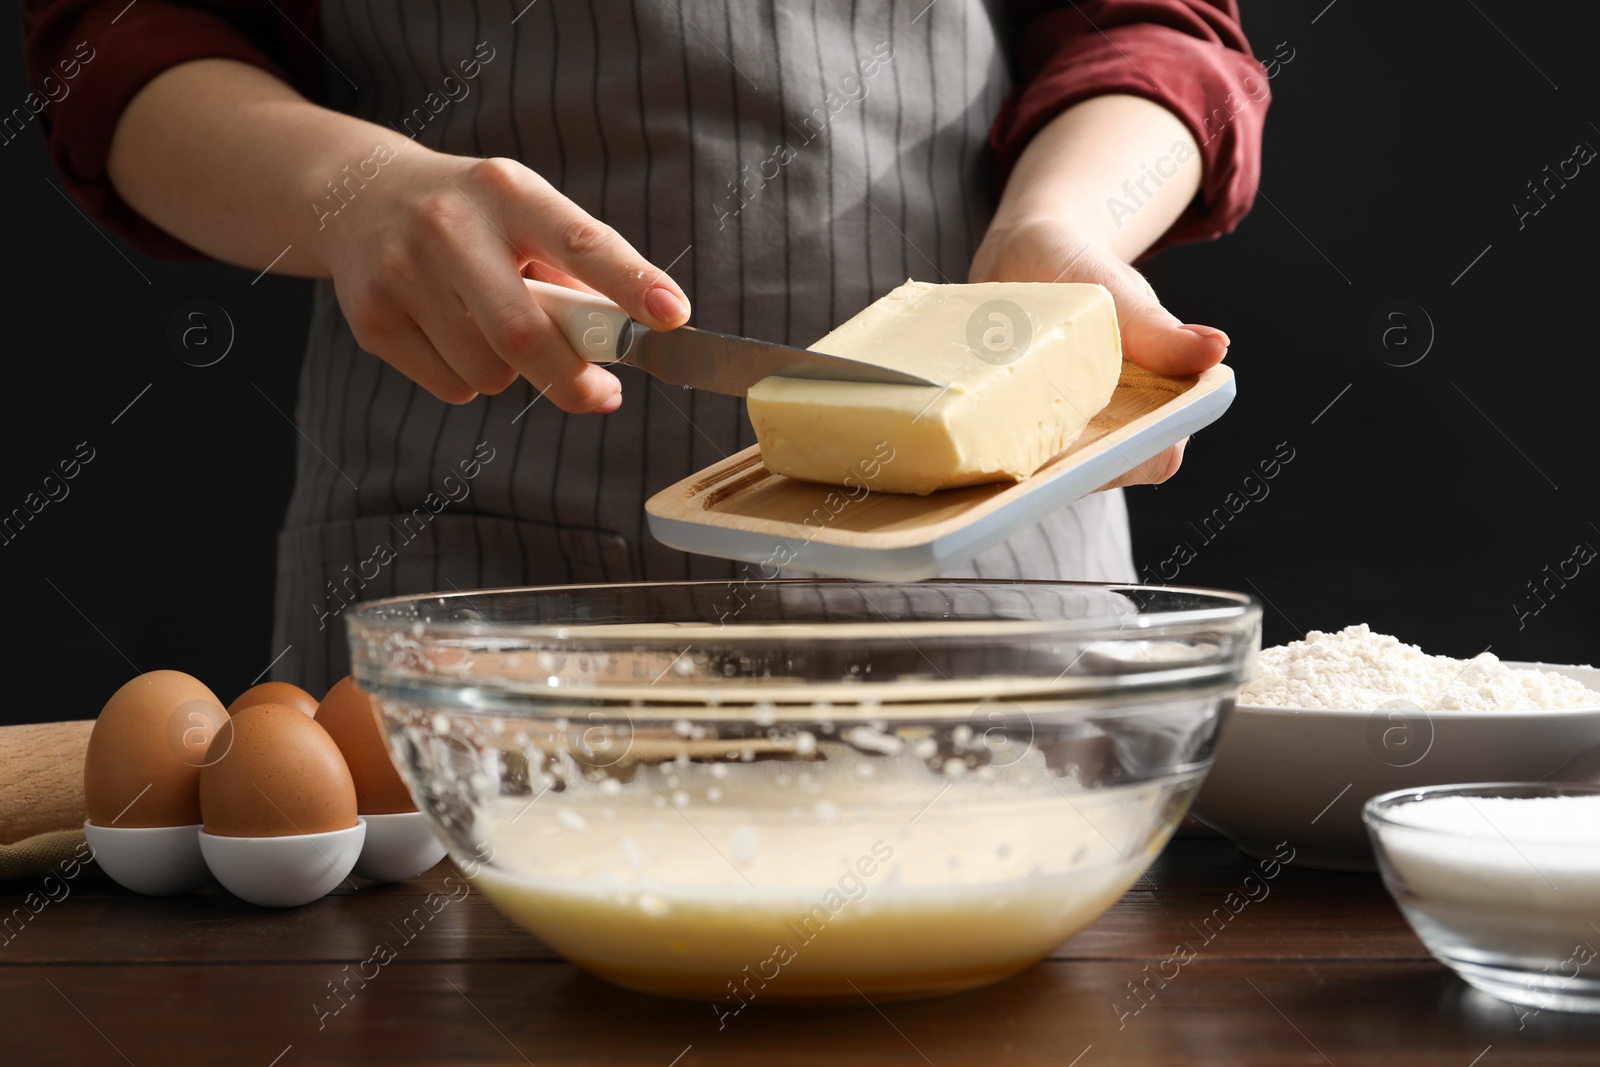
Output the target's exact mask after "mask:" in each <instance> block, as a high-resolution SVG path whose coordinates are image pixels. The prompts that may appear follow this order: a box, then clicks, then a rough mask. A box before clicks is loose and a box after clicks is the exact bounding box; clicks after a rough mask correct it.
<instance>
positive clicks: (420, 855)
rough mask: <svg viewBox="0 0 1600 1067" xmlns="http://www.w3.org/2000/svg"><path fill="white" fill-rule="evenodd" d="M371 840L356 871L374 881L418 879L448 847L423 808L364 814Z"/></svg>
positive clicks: (364, 847) (366, 845)
mask: <svg viewBox="0 0 1600 1067" xmlns="http://www.w3.org/2000/svg"><path fill="white" fill-rule="evenodd" d="M361 821H362V822H364V823H366V824H367V840H366V843H365V844H364V845H362V846H361V857H360V858H359V859H357V860H356V867H355V871H356V873H357V874H359V875H360V876H361V877H363V878H370V879H372V880H373V881H374V882H403V881H405V880H406V879H407V878H415V877H416V876H417V875H419V874H421V873H422V872H423V871H426V870H428V869H429V868H430V867H432V866H433V865H434V864H436V863H438V862H439V861H440V860H442V859H444V857H445V847H444V845H442V844H440V843H439V839H438V838H437V837H434V836H433V830H432V829H430V828H429V826H428V821H427V819H425V818H423V816H422V812H420V811H401V812H395V813H393V814H390V815H363V816H361Z"/></svg>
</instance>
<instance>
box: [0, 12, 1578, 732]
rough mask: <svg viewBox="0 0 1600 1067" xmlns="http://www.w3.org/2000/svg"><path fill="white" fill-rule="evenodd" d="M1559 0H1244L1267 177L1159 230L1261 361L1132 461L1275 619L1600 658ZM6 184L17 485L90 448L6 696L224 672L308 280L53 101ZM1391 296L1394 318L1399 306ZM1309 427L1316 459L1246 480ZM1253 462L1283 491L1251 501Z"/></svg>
mask: <svg viewBox="0 0 1600 1067" xmlns="http://www.w3.org/2000/svg"><path fill="white" fill-rule="evenodd" d="M1552 10H1553V8H1551V7H1550V6H1549V5H1532V4H1512V3H1507V2H1505V0H1478V2H1477V3H1474V2H1470V0H1469V2H1467V3H1462V4H1456V3H1449V4H1419V5H1409V4H1385V5H1381V6H1380V5H1376V4H1373V3H1372V2H1371V0H1335V3H1333V4H1331V5H1327V3H1326V0H1313V2H1311V3H1286V2H1282V0H1279V2H1275V3H1265V2H1252V3H1247V4H1245V28H1246V30H1247V32H1248V33H1249V35H1250V38H1251V41H1252V43H1253V44H1254V46H1255V51H1256V54H1257V55H1258V56H1260V57H1262V58H1263V59H1264V60H1265V59H1269V58H1271V57H1273V56H1274V55H1277V56H1280V57H1290V58H1289V59H1288V62H1286V63H1285V62H1282V60H1281V59H1280V60H1279V64H1280V65H1279V66H1277V67H1276V68H1275V69H1274V71H1273V73H1274V77H1273V79H1272V89H1273V93H1274V97H1275V101H1274V103H1273V105H1272V109H1271V111H1270V118H1269V120H1268V124H1267V150H1266V163H1265V168H1264V177H1263V181H1262V185H1261V193H1262V196H1261V197H1260V198H1259V199H1258V201H1257V204H1256V208H1255V211H1254V213H1253V214H1252V215H1251V216H1250V217H1249V218H1248V219H1246V220H1245V222H1244V223H1243V225H1242V226H1241V227H1240V228H1239V230H1238V232H1237V233H1236V234H1234V235H1233V236H1231V237H1229V238H1227V239H1225V240H1223V241H1221V242H1217V243H1213V244H1207V245H1203V246H1192V247H1187V248H1180V249H1175V250H1172V251H1169V252H1167V253H1164V254H1163V255H1162V256H1160V257H1159V258H1158V259H1156V260H1155V261H1154V262H1152V263H1151V264H1149V266H1148V270H1149V274H1150V276H1151V278H1152V280H1153V281H1154V283H1155V285H1156V288H1157V290H1158V291H1159V292H1160V293H1161V294H1162V295H1163V298H1164V299H1165V301H1166V303H1167V304H1168V306H1169V307H1170V308H1171V309H1172V310H1173V311H1174V312H1175V313H1176V314H1177V315H1178V316H1179V317H1180V318H1182V319H1183V320H1184V321H1190V322H1204V323H1209V324H1213V325H1216V326H1219V327H1222V328H1223V329H1225V330H1227V331H1228V333H1229V334H1230V335H1231V337H1232V340H1233V348H1232V351H1231V354H1230V355H1229V362H1230V364H1231V365H1232V366H1233V368H1234V370H1235V371H1236V372H1237V373H1238V380H1239V389H1240V393H1239V399H1238V401H1237V403H1236V404H1235V405H1234V407H1233V409H1232V410H1231V411H1230V412H1229V414H1228V415H1227V417H1226V418H1225V419H1224V420H1223V421H1222V422H1220V423H1218V424H1217V425H1216V426H1214V427H1212V428H1210V429H1208V430H1206V431H1205V432H1204V433H1202V434H1200V435H1198V436H1197V437H1196V438H1195V439H1194V441H1193V442H1192V443H1191V447H1190V451H1189V455H1188V459H1187V462H1186V464H1185V466H1184V469H1183V472H1182V474H1181V475H1180V476H1179V477H1178V478H1177V479H1176V480H1175V481H1174V482H1171V483H1169V484H1168V485H1165V486H1162V487H1160V488H1156V489H1141V490H1138V491H1135V492H1131V493H1130V501H1131V504H1132V508H1133V513H1134V523H1135V527H1134V529H1135V543H1136V547H1137V551H1138V561H1139V563H1140V565H1141V567H1143V568H1147V573H1148V574H1150V575H1151V576H1152V577H1155V578H1162V577H1167V578H1169V579H1171V580H1175V581H1176V582H1179V583H1184V584H1199V585H1211V586H1221V587H1226V588H1233V589H1240V590H1244V591H1246V592H1252V593H1254V594H1256V595H1257V596H1259V597H1261V598H1262V599H1263V600H1264V601H1265V602H1266V603H1267V604H1268V605H1269V606H1268V609H1267V623H1266V625H1267V632H1266V639H1267V642H1268V643H1271V644H1276V643H1280V642H1283V641H1286V640H1291V639H1293V638H1296V637H1298V636H1300V634H1301V633H1302V632H1303V631H1304V630H1307V629H1330V628H1338V627H1341V626H1344V625H1347V624H1349V623H1353V622H1363V621H1364V622H1368V623H1370V624H1371V625H1372V626H1373V627H1374V628H1375V629H1379V630H1382V631H1385V632H1388V633H1393V634H1396V635H1399V636H1400V637H1402V638H1403V639H1405V640H1407V641H1411V642H1414V643H1418V644H1421V645H1422V646H1423V648H1424V649H1426V650H1428V651H1430V652H1437V653H1445V654H1450V655H1457V656H1469V655H1473V654H1476V653H1478V652H1480V651H1482V650H1484V649H1485V648H1486V647H1487V648H1492V650H1493V651H1494V652H1495V653H1496V654H1498V655H1500V656H1502V657H1503V658H1507V659H1543V660H1546V661H1550V662H1589V661H1592V660H1594V659H1595V658H1596V654H1595V649H1596V647H1597V638H1600V617H1597V611H1596V605H1597V595H1600V563H1597V564H1591V565H1589V566H1586V567H1583V568H1582V569H1581V570H1580V571H1579V573H1578V574H1577V576H1576V577H1574V578H1571V579H1570V580H1568V581H1566V583H1565V586H1564V587H1563V586H1562V585H1561V584H1559V583H1558V582H1557V581H1555V580H1550V581H1549V583H1548V587H1547V588H1548V590H1549V591H1548V592H1545V593H1544V600H1543V603H1542V604H1541V601H1539V600H1535V599H1534V598H1533V597H1532V595H1531V593H1530V592H1529V589H1528V583H1530V582H1536V583H1537V582H1541V581H1544V580H1545V579H1546V577H1547V575H1548V574H1553V573H1554V572H1555V571H1556V570H1557V568H1558V567H1560V566H1561V565H1562V564H1563V561H1566V560H1568V559H1569V558H1571V557H1572V556H1573V553H1574V549H1575V547H1576V546H1578V545H1579V544H1581V543H1586V544H1588V545H1591V546H1594V547H1596V548H1600V525H1597V524H1600V507H1597V506H1595V501H1594V487H1595V477H1594V474H1593V460H1592V458H1591V453H1592V452H1593V445H1592V444H1591V438H1590V432H1589V431H1590V430H1591V428H1592V427H1593V424H1594V420H1595V404H1594V399H1593V392H1592V390H1593V388H1594V381H1595V378H1596V376H1595V374H1594V373H1593V370H1592V367H1593V360H1594V353H1595V348H1596V344H1595V338H1594V321H1595V320H1594V315H1593V311H1594V308H1595V305H1596V296H1595V293H1594V286H1595V280H1596V279H1595V272H1594V270H1593V267H1592V265H1591V263H1590V261H1589V252H1590V248H1591V244H1592V238H1591V235H1592V234H1593V233H1594V232H1595V226H1596V222H1597V221H1600V165H1590V166H1587V167H1584V168H1583V169H1582V170H1581V172H1580V173H1579V174H1578V176H1577V177H1576V178H1573V179H1570V180H1569V181H1568V182H1567V184H1566V187H1565V188H1558V189H1557V191H1556V195H1555V196H1553V197H1549V198H1547V199H1548V205H1547V206H1546V207H1545V208H1544V209H1543V210H1541V211H1540V212H1539V213H1538V214H1537V215H1530V216H1528V217H1527V218H1525V219H1523V220H1522V222H1521V226H1520V228H1519V222H1518V218H1517V213H1516V212H1515V211H1514V210H1513V206H1512V205H1513V202H1514V201H1515V200H1517V199H1518V198H1519V197H1522V198H1526V197H1527V190H1526V188H1525V185H1526V183H1527V182H1528V181H1530V180H1532V179H1535V178H1539V177H1542V173H1541V172H1542V171H1543V168H1544V167H1545V166H1546V165H1550V166H1551V167H1555V166H1556V165H1557V164H1559V163H1561V162H1562V161H1563V160H1566V159H1568V158H1569V157H1571V156H1572V155H1573V150H1574V147H1575V146H1576V145H1577V144H1578V143H1579V142H1586V143H1587V144H1589V145H1591V146H1594V147H1596V148H1600V127H1596V126H1595V125H1594V124H1593V123H1592V122H1591V121H1590V120H1591V119H1592V118H1593V119H1600V107H1595V106H1594V105H1595V79H1596V75H1595V72H1594V70H1595V68H1594V63H1593V56H1592V51H1591V49H1592V41H1593V27H1592V26H1589V25H1573V24H1571V23H1562V22H1559V21H1557V20H1555V19H1554V18H1553V17H1552V15H1551V12H1552ZM1569 10H1573V11H1580V12H1581V11H1583V10H1584V9H1583V8H1581V7H1579V6H1576V5H1574V6H1573V7H1572V8H1570V9H1569ZM1491 20H1492V21H1491ZM20 37H21V35H20V31H19V28H18V27H17V26H16V25H15V24H13V26H12V28H11V29H10V30H9V31H8V32H7V34H6V36H5V38H4V40H0V63H3V64H4V67H3V70H0V92H4V93H7V94H9V97H10V98H14V99H15V100H17V101H20V100H21V99H22V97H23V96H24V94H25V93H26V92H27V89H28V86H27V82H26V78H25V77H24V74H23V70H22V62H21V43H20ZM1280 42H1282V43H1281V44H1280ZM1569 172H1570V168H1569ZM1591 172H1593V173H1591ZM0 188H3V190H4V196H3V198H0V202H3V203H5V204H6V205H8V207H9V210H8V211H7V217H6V221H5V223H4V225H5V227H6V230H7V232H8V234H9V235H10V237H9V240H8V246H9V247H10V249H11V253H10V254H11V256H12V260H13V265H12V271H11V274H10V284H9V285H8V287H7V298H6V306H7V310H8V314H7V315H6V316H5V329H6V330H7V331H8V333H9V338H10V343H9V344H7V345H6V346H5V348H6V352H7V356H8V358H7V360H6V368H5V374H6V377H7V379H8V386H7V399H8V403H7V404H6V405H5V412H6V418H5V419H4V421H3V422H0V448H3V454H4V456H5V459H4V462H3V464H0V512H8V511H9V510H10V508H11V507H13V506H16V505H20V504H21V503H22V500H23V498H24V497H25V496H26V494H27V493H28V492H29V491H31V490H37V489H39V488H40V486H41V484H42V482H43V479H44V478H45V476H46V475H47V474H50V473H51V472H53V471H54V470H55V469H56V467H57V464H58V463H59V462H60V461H62V460H66V459H70V458H72V456H73V454H74V452H75V450H77V448H78V445H79V443H80V442H85V441H87V442H88V444H89V446H90V447H92V448H93V450H94V458H93V460H92V461H91V462H90V463H88V464H87V465H85V466H83V467H82V469H81V471H80V472H79V473H78V476H77V477H76V478H75V479H73V480H72V481H70V482H68V483H67V486H68V488H69V490H70V494H69V495H68V496H67V497H66V498H65V499H63V500H61V501H59V502H54V503H51V504H49V505H48V506H47V507H46V508H45V509H44V510H43V511H42V512H40V514H39V515H37V516H36V517H35V518H34V519H33V521H32V522H31V523H29V525H28V526H27V527H26V528H24V529H23V530H22V531H21V533H20V534H19V535H18V536H17V537H16V538H15V540H14V541H12V542H11V543H9V544H4V545H0V575H3V576H4V581H5V591H6V594H7V597H8V601H9V610H8V614H9V615H10V618H11V622H10V624H9V625H8V626H7V627H6V629H7V631H8V632H7V645H8V649H9V651H8V652H7V654H6V655H5V657H4V660H3V662H4V663H5V664H6V665H7V667H8V674H9V677H7V679H6V684H5V685H4V687H3V690H0V691H3V692H4V694H5V700H4V702H3V704H0V722H26V721H42V720H48V719H71V718H88V717H92V716H94V715H95V714H97V713H98V711H99V709H100V706H101V705H102V704H103V703H104V701H105V699H106V698H107V697H108V696H109V695H110V694H111V693H112V692H113V691H114V690H115V689H116V688H117V686H119V685H120V684H121V683H122V682H124V681H126V680H127V679H128V678H129V677H131V676H132V674H133V673H135V670H136V669H137V670H141V671H142V670H152V669H156V668H158V667H171V668H176V669H180V670H185V671H188V672H190V673H192V674H195V675H197V676H199V677H200V678H202V679H203V680H205V681H206V682H207V683H208V684H209V685H210V686H211V687H212V688H213V689H214V690H215V691H216V692H217V693H218V695H219V696H221V697H222V698H223V699H224V700H227V699H231V697H232V695H233V694H235V693H237V692H238V691H240V690H241V689H243V688H244V687H245V686H246V685H248V684H249V683H250V682H251V681H252V679H254V678H256V677H258V676H259V675H261V674H262V673H263V672H264V671H265V669H266V668H267V666H268V665H269V663H270V662H271V660H272V659H273V657H274V656H275V655H276V654H277V653H278V652H279V651H281V650H278V649H274V648H272V647H270V631H271V610H272V581H273V575H272V568H273V558H274V543H275V542H274V539H275V536H276V531H277V527H278V524H279V521H280V519H281V516H282V512H283V508H284V504H285V501H286V499H287V496H288V491H289V471H290V458H291V452H292V449H293V446H294V439H295V434H296V431H295V429H294V428H293V426H292V425H291V424H290V423H289V422H288V421H287V419H286V417H285V415H284V414H282V412H288V411H290V410H292V407H293V400H294V389H295V376H296V368H297V364H298V362H299V358H300V352H301V346H302V342H303V338H304V333H305V329H306V323H307V318H308V314H307V287H306V285H305V283H300V282H295V281H289V280H283V279H278V278H273V277H264V278H261V279H260V280H259V281H254V282H253V281H252V279H253V277H254V275H253V274H252V273H251V272H245V271H240V270H236V269H233V268H228V267H221V266H210V265H173V264H167V263H156V262H152V261H150V260H148V259H146V258H144V257H142V256H140V255H139V254H137V253H135V252H132V251H130V250H127V249H125V248H123V247H121V246H119V245H117V244H114V243H113V242H112V240H111V239H109V238H108V237H106V236H104V234H103V233H102V232H101V231H99V230H97V229H96V228H95V227H94V226H92V225H91V224H90V223H89V222H88V221H87V220H86V219H85V218H84V217H83V216H82V215H81V214H80V213H79V212H78V210H77V209H76V208H75V207H74V206H73V205H72V204H71V203H70V202H69V201H67V200H66V199H65V197H64V196H63V194H62V193H61V192H60V186H59V182H58V181H57V179H56V178H55V176H54V174H53V173H52V172H51V170H50V168H49V166H48V163H47V161H46V159H45V155H44V151H43V147H42V143H41V141H40V139H39V138H38V136H37V134H36V133H33V132H30V133H29V134H28V135H25V136H23V137H21V138H18V139H16V140H15V141H13V142H11V143H9V144H5V145H0ZM1530 203H1532V202H1531V201H1530ZM1486 249H1487V251H1485V250H1486ZM1469 265H1470V269H1469ZM1463 272H1465V273H1463ZM194 300H204V301H209V302H210V303H212V304H214V305H217V306H219V307H221V308H222V309H224V310H225V311H226V313H227V315H228V316H229V317H230V318H231V320H232V323H233V327H234V333H235V340H234V343H233V347H232V349H231V351H229V353H228V355H227V356H226V358H224V359H223V360H221V362H219V363H217V364H215V365H213V366H209V367H194V366H189V365H186V364H185V363H184V362H182V361H181V360H180V359H179V358H178V357H177V356H176V355H175V354H174V351H173V350H172V348H170V347H169V345H168V340H167V332H168V324H169V321H170V320H171V319H172V317H173V315H174V313H175V312H177V311H178V310H179V308H180V307H182V306H183V305H185V304H186V303H188V302H190V301H194ZM1397 302H1404V306H1403V308H1400V317H1399V318H1391V317H1387V316H1388V312H1389V311H1391V310H1396V309H1397V308H1399V307H1400V305H1398V304H1397ZM1374 323H1378V324H1379V325H1378V329H1377V330H1374V329H1373V324H1374ZM1385 328H1389V333H1388V347H1384V346H1383V345H1382V344H1375V343H1374V342H1373V340H1372V336H1371V335H1373V334H1375V333H1377V334H1381V333H1382V331H1383V330H1384V329H1385ZM1402 342H1404V343H1402ZM1423 353H1426V355H1425V356H1423ZM1419 356H1422V358H1421V359H1420V361H1417V362H1413V361H1414V360H1417V358H1418V357H1419ZM1406 363H1409V364H1410V365H1409V366H1399V365H1397V364H1406ZM147 387H148V388H147ZM135 398H138V399H137V401H136V402H134V401H135ZM130 402H133V403H132V407H129V406H128V405H129V404H130ZM1330 405H1331V406H1330ZM274 406H276V409H278V410H275V409H274ZM1285 444H1286V447H1287V449H1292V450H1293V459H1292V460H1291V461H1290V462H1288V463H1287V464H1283V465H1281V466H1280V468H1279V469H1278V470H1277V474H1276V477H1274V478H1273V479H1272V480H1271V481H1267V482H1260V481H1256V482H1251V483H1249V485H1248V486H1247V485H1246V479H1247V477H1249V476H1251V475H1252V474H1257V475H1259V470H1258V465H1259V464H1260V463H1261V462H1262V461H1264V460H1269V459H1272V458H1274V456H1275V454H1280V452H1281V454H1288V453H1287V451H1286V450H1280V446H1281V445H1285ZM1280 458H1281V455H1280ZM1263 485H1264V486H1265V487H1266V490H1267V495H1266V496H1265V497H1264V498H1263V497H1262V486H1263ZM1247 488H1248V489H1249V490H1250V491H1251V493H1252V494H1253V495H1254V496H1255V497H1257V498H1258V499H1256V500H1254V501H1252V502H1249V503H1247V504H1246V505H1245V506H1243V507H1242V508H1241V507H1240V506H1239V501H1240V500H1241V499H1243V498H1244V496H1245V490H1246V489H1247ZM1230 493H1232V494H1237V495H1235V496H1233V497H1231V498H1230V496H1229V494H1230ZM1230 504H1231V506H1232V508H1233V509H1234V510H1235V511H1237V514H1234V513H1233V511H1230V510H1229V505H1230ZM1219 508H1220V509H1223V515H1222V516H1221V517H1213V518H1212V519H1211V523H1210V525H1209V527H1207V526H1205V525H1204V521H1205V520H1206V519H1207V518H1208V517H1210V516H1212V515H1213V512H1214V510H1215V509H1219ZM1180 544H1186V545H1187V547H1188V549H1189V550H1190V552H1192V554H1193V555H1192V559H1189V560H1188V562H1187V563H1182V565H1181V566H1180V565H1179V563H1180V561H1181V560H1183V559H1185V558H1187V556H1185V555H1176V554H1175V553H1177V549H1178V546H1179V545H1180ZM1574 565H1576V564H1575V563H1569V564H1567V565H1566V572H1567V574H1569V575H1570V574H1571V573H1572V568H1573V566H1574ZM1547 566H1548V567H1549V568H1550V571H1549V572H1546V571H1545V568H1546V567H1547ZM1174 576H1175V577H1174Z"/></svg>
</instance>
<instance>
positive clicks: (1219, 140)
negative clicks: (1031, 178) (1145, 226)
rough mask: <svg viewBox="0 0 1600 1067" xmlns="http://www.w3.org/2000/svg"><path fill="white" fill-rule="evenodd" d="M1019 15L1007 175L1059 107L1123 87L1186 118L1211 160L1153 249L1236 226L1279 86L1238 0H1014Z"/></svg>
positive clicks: (1001, 151)
mask: <svg viewBox="0 0 1600 1067" xmlns="http://www.w3.org/2000/svg"><path fill="white" fill-rule="evenodd" d="M1011 21H1012V32H1013V34H1014V38H1013V40H1014V42H1015V43H1014V45H1013V48H1012V56H1013V59H1014V63H1015V69H1016V75H1017V84H1016V88H1015V89H1014V90H1013V91H1012V93H1011V95H1010V96H1008V97H1007V98H1006V101H1005V103H1004V104H1003V105H1002V106H1001V108H1000V114H999V115H998V116H997V117H996V118H995V123H994V127H993V129H992V131H991V134H990V143H991V144H992V146H993V147H994V151H995V155H996V157H997V159H998V162H999V166H1000V175H1001V179H1002V180H1004V179H1005V178H1006V177H1007V176H1009V174H1010V172H1011V168H1012V166H1013V165H1015V163H1016V161H1017V157H1018V156H1020V155H1021V154H1022V150H1023V149H1024V148H1026V147H1027V145H1028V141H1029V140H1030V139H1032V137H1033V135H1034V134H1036V133H1038V132H1039V130H1040V129H1042V128H1043V127H1044V126H1045V125H1046V124H1047V123H1048V122H1049V121H1050V120H1051V119H1053V118H1055V117H1056V116H1057V115H1059V114H1060V113H1061V112H1062V111H1064V110H1066V109H1067V108H1068V107H1071V106H1072V105H1073V104H1076V103H1078V102H1079V101H1081V100H1085V99H1088V98H1089V97H1091V96H1102V95H1105V94H1108V93H1126V94H1130V95H1132V96H1142V97H1144V98H1145V99H1147V100H1152V101H1154V102H1155V103H1158V104H1161V105H1162V106H1164V107H1166V108H1167V109H1168V110H1169V111H1172V112H1173V113H1174V114H1176V115H1177V116H1179V117H1180V118H1181V119H1183V121H1184V122H1185V123H1187V124H1188V126H1189V129H1190V131H1191V132H1192V133H1193V134H1194V139H1195V142H1196V143H1197V144H1199V146H1200V154H1201V157H1202V160H1203V162H1204V166H1205V174H1204V177H1203V178H1202V180H1201V187H1200V195H1199V196H1198V197H1196V198H1195V202H1194V203H1193V204H1191V205H1190V206H1189V208H1188V210H1187V211H1185V212H1184V213H1183V215H1182V216H1181V217H1180V218H1179V219H1178V221H1177V222H1175V223H1173V225H1172V228H1171V229H1169V230H1168V231H1167V232H1166V234H1164V235H1163V236H1162V237H1161V239H1160V240H1159V241H1157V242H1156V244H1155V245H1154V246H1153V247H1152V248H1151V249H1150V251H1151V252H1155V251H1157V250H1159V249H1161V248H1164V247H1166V246H1167V245H1170V244H1177V243H1179V242H1183V241H1195V240H1201V239H1205V238H1211V237H1217V236H1219V235H1221V234H1224V233H1228V232H1229V231H1231V230H1232V229H1233V228H1234V227H1235V226H1237V225H1238V224H1239V220H1240V219H1242V218H1244V216H1245V214H1246V213H1247V212H1249V210H1250V205H1251V204H1252V203H1253V202H1254V200H1255V193H1256V185H1257V183H1258V182H1259V181H1260V177H1261V131H1262V127H1263V125H1264V124H1265V120H1266V111H1267V105H1268V103H1269V102H1270V100H1271V94H1270V91H1269V90H1268V87H1267V75H1266V72H1265V71H1264V70H1263V69H1262V67H1261V64H1260V63H1258V62H1257V61H1256V60H1255V59H1254V58H1253V57H1252V55H1251V53H1250V42H1248V41H1246V40H1245V37H1244V31H1243V30H1241V29H1240V26H1239V8H1238V4H1237V3H1236V0H1083V2H1081V3H1076V4H1070V5H1063V4H1061V3H1052V2H1048V0H1012V3H1011ZM1151 162H1152V164H1153V163H1154V162H1155V161H1151Z"/></svg>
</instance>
